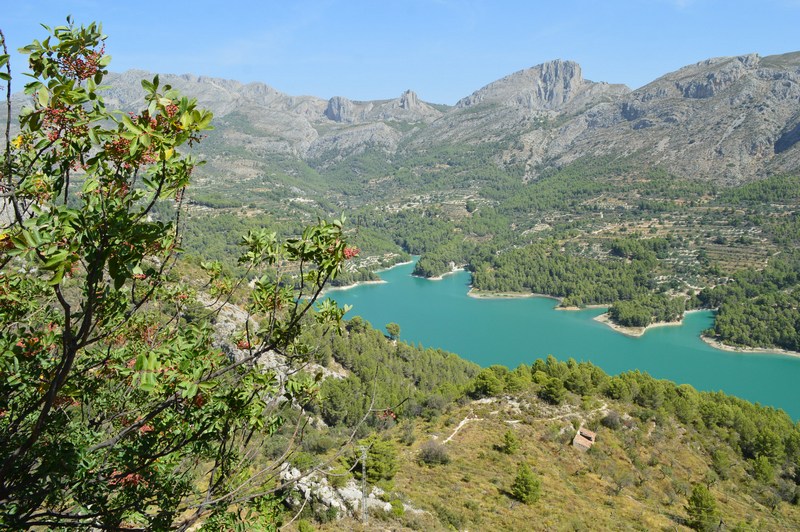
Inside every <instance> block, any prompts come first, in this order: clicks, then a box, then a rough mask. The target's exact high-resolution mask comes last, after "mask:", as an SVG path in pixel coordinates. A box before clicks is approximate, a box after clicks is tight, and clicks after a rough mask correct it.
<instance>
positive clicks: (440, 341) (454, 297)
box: [328, 264, 800, 420]
mask: <svg viewBox="0 0 800 532" xmlns="http://www.w3.org/2000/svg"><path fill="white" fill-rule="evenodd" d="M412 270H413V264H403V265H399V266H396V267H394V268H392V269H390V270H386V271H383V272H380V274H379V275H380V277H381V278H382V279H383V280H384V281H386V283H382V284H365V285H360V286H357V287H354V288H351V289H348V290H336V291H331V292H329V293H328V297H330V298H332V299H334V300H336V302H337V303H339V304H340V305H344V304H347V305H352V306H353V309H352V310H351V311H350V312H349V313H348V314H347V317H348V318H352V317H353V316H361V317H363V318H364V319H365V320H367V321H369V322H370V323H371V324H372V325H373V326H374V327H376V328H380V329H383V328H384V327H385V325H386V324H387V323H390V322H395V323H397V324H399V325H400V338H401V339H402V340H404V341H406V342H409V343H413V344H415V345H416V344H422V345H423V346H425V347H438V348H441V349H444V350H447V351H451V352H453V353H457V354H459V355H460V356H461V357H463V358H465V359H467V360H471V361H473V362H476V363H477V364H480V365H481V366H489V365H491V364H502V365H504V366H508V367H510V368H514V367H516V366H517V365H519V364H520V363H525V364H530V363H532V362H533V361H534V360H535V359H537V358H543V357H546V356H547V355H549V354H552V355H553V356H555V357H556V358H558V359H561V360H567V359H568V358H570V357H572V358H574V359H575V360H578V361H590V362H592V363H593V364H596V365H598V366H600V367H601V368H603V370H605V371H606V372H607V373H609V374H612V375H614V374H617V373H621V372H623V371H627V370H633V369H639V370H640V371H646V372H647V373H649V374H650V375H652V376H654V377H656V378H659V379H669V380H671V381H675V382H677V383H688V384H691V385H692V386H694V387H695V388H697V389H699V390H714V391H716V390H722V391H724V392H726V393H729V394H732V395H736V396H739V397H743V398H745V399H748V400H750V401H753V402H759V403H761V404H763V405H770V406H774V407H777V408H782V409H784V410H786V412H788V413H789V415H791V416H792V418H793V419H795V420H797V419H800V358H797V357H791V356H786V355H778V354H745V353H732V352H727V351H721V350H719V349H714V348H713V347H711V346H709V345H708V344H706V343H705V342H703V341H702V340H701V339H700V332H701V331H703V330H704V329H707V328H708V327H709V326H710V325H711V324H712V323H713V319H714V317H713V313H712V312H711V311H703V312H695V313H690V314H687V315H686V317H685V319H684V322H683V324H682V325H680V326H669V327H658V328H653V329H650V330H648V331H647V332H646V333H645V334H644V335H643V336H641V337H639V338H631V337H628V336H625V335H623V334H620V333H618V332H616V331H614V330H612V329H610V328H609V327H608V326H606V325H603V324H602V323H599V322H597V321H595V320H593V319H592V318H594V317H595V316H597V315H599V314H602V313H603V312H604V309H587V310H581V311H561V310H555V306H556V304H557V302H556V301H555V300H552V299H547V298H538V297H537V298H519V299H477V298H473V297H469V296H468V295H467V292H468V290H469V283H470V279H471V277H470V274H469V273H468V272H457V273H454V274H451V275H448V276H445V277H444V278H443V279H442V280H439V281H430V280H427V279H421V278H417V277H412V276H411V272H412Z"/></svg>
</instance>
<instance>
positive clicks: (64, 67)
mask: <svg viewBox="0 0 800 532" xmlns="http://www.w3.org/2000/svg"><path fill="white" fill-rule="evenodd" d="M105 51H106V46H105V45H103V46H102V48H100V49H99V50H92V51H91V52H90V51H88V50H86V49H85V48H82V49H81V50H80V52H79V53H77V54H71V55H66V56H63V57H60V58H59V59H58V68H59V70H61V73H62V74H64V75H65V76H72V77H74V78H77V79H80V80H84V79H89V78H90V77H92V76H94V75H95V74H97V71H98V70H100V58H102V57H103V54H104V53H105Z"/></svg>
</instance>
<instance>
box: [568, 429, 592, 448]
mask: <svg viewBox="0 0 800 532" xmlns="http://www.w3.org/2000/svg"><path fill="white" fill-rule="evenodd" d="M595 441H597V433H595V432H592V431H591V430H589V429H585V428H583V426H581V427H580V428H578V432H577V433H576V434H575V437H574V438H573V439H572V446H573V447H575V448H576V449H579V450H581V451H584V452H585V451H588V450H589V449H591V448H592V445H594V442H595Z"/></svg>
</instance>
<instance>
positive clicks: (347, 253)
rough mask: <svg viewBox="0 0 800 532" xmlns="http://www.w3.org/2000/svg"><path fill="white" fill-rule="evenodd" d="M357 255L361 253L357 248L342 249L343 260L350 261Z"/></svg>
mask: <svg viewBox="0 0 800 532" xmlns="http://www.w3.org/2000/svg"><path fill="white" fill-rule="evenodd" d="M359 253H361V250H360V249H358V248H357V247H350V248H344V258H345V260H350V259H352V258H353V257H356V256H358V254H359Z"/></svg>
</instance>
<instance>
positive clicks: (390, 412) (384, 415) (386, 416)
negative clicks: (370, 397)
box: [378, 408, 397, 421]
mask: <svg viewBox="0 0 800 532" xmlns="http://www.w3.org/2000/svg"><path fill="white" fill-rule="evenodd" d="M378 418H380V419H389V418H391V419H393V420H395V421H397V414H395V413H394V410H392V409H391V408H387V409H386V410H384V411H383V412H379V413H378Z"/></svg>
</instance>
